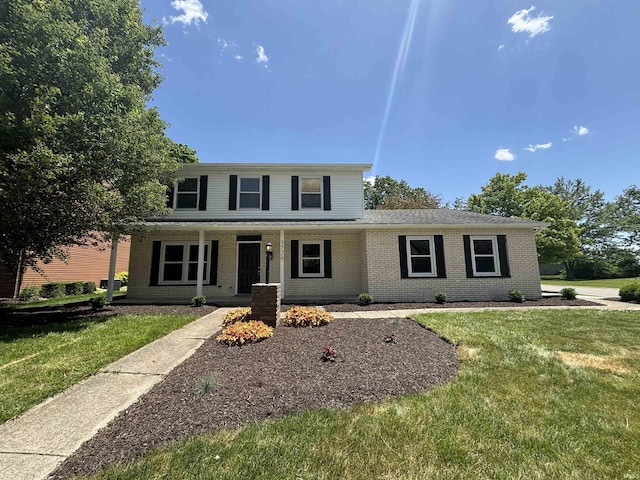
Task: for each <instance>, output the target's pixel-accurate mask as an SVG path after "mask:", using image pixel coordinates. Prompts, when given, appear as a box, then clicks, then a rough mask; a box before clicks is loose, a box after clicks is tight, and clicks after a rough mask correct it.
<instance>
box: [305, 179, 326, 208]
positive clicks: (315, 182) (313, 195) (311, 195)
mask: <svg viewBox="0 0 640 480" xmlns="http://www.w3.org/2000/svg"><path fill="white" fill-rule="evenodd" d="M300 183H301V185H300V205H301V206H302V208H320V207H321V206H322V178H320V177H300Z"/></svg>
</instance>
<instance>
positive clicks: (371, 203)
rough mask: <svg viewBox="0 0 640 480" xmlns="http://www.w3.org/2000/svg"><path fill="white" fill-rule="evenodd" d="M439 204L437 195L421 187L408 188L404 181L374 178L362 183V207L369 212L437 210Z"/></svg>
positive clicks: (387, 177)
mask: <svg viewBox="0 0 640 480" xmlns="http://www.w3.org/2000/svg"><path fill="white" fill-rule="evenodd" d="M441 203H442V201H441V199H440V196H439V195H435V194H433V193H431V192H430V191H428V190H425V189H424V188H422V187H410V186H409V184H408V183H407V182H406V181H405V180H400V181H398V180H395V179H393V178H391V177H389V176H386V177H377V176H376V177H374V179H373V181H365V183H364V205H365V208H366V209H369V210H373V209H376V208H377V209H388V210H400V209H412V210H415V209H420V208H439V207H440V206H441Z"/></svg>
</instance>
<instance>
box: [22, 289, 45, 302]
mask: <svg viewBox="0 0 640 480" xmlns="http://www.w3.org/2000/svg"><path fill="white" fill-rule="evenodd" d="M37 298H40V295H39V289H38V287H27V288H25V289H23V290H22V291H21V292H20V295H18V300H20V301H21V302H30V301H31V300H36V299H37Z"/></svg>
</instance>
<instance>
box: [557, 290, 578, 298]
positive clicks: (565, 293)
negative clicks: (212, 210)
mask: <svg viewBox="0 0 640 480" xmlns="http://www.w3.org/2000/svg"><path fill="white" fill-rule="evenodd" d="M576 295H577V293H576V289H575V288H571V287H565V288H563V289H562V290H560V296H561V297H562V298H564V299H565V300H575V299H576Z"/></svg>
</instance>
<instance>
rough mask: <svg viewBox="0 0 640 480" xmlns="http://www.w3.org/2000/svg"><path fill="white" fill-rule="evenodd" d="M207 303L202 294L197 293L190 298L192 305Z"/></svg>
mask: <svg viewBox="0 0 640 480" xmlns="http://www.w3.org/2000/svg"><path fill="white" fill-rule="evenodd" d="M206 303H207V297H205V296H204V295H198V296H197V297H193V298H192V299H191V305H192V306H194V307H202V306H204V305H205V304H206Z"/></svg>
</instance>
